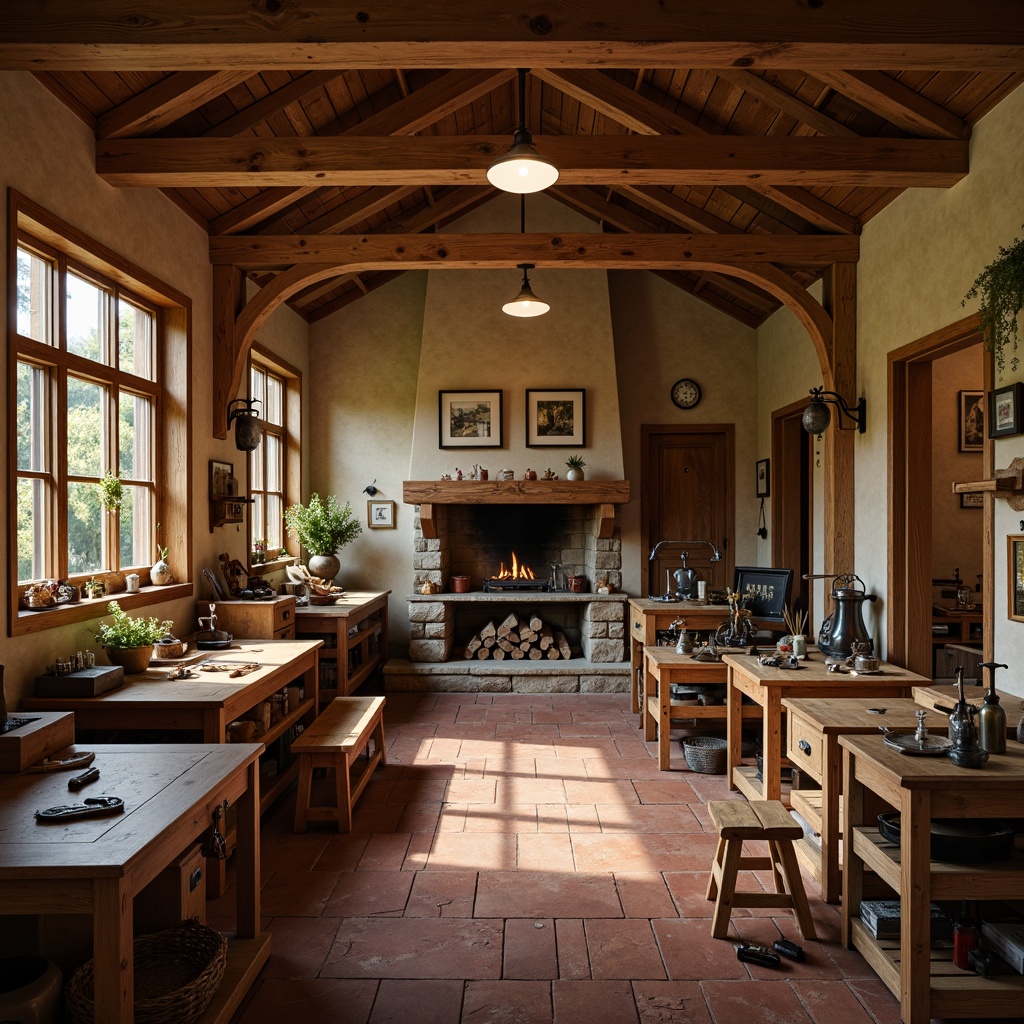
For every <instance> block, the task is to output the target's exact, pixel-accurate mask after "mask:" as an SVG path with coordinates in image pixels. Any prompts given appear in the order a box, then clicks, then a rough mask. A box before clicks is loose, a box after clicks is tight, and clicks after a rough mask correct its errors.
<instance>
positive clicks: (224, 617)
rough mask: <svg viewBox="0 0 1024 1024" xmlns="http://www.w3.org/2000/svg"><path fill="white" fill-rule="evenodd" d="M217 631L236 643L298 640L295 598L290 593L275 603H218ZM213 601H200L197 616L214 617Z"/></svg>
mask: <svg viewBox="0 0 1024 1024" xmlns="http://www.w3.org/2000/svg"><path fill="white" fill-rule="evenodd" d="M213 603H214V604H215V606H216V613H217V628H218V629H226V630H227V631H228V632H229V633H233V634H234V636H235V639H236V640H294V639H295V598H294V597H293V596H292V595H290V594H285V595H282V596H280V597H275V598H274V599H273V600H271V601H216V602H213ZM210 604H211V602H210V601H199V602H197V604H196V608H197V613H198V614H199V615H201V616H204V617H205V616H207V615H209V614H210Z"/></svg>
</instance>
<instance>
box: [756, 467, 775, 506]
mask: <svg viewBox="0 0 1024 1024" xmlns="http://www.w3.org/2000/svg"><path fill="white" fill-rule="evenodd" d="M771 462H772V460H771V459H758V460H757V494H756V495H755V497H757V498H770V497H771V496H772V465H771Z"/></svg>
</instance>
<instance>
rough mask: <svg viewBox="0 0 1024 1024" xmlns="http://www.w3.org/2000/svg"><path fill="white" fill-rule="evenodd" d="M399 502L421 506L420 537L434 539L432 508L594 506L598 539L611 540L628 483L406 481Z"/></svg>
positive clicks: (435, 532)
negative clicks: (596, 511)
mask: <svg viewBox="0 0 1024 1024" xmlns="http://www.w3.org/2000/svg"><path fill="white" fill-rule="evenodd" d="M402 500H403V501H404V502H405V503H406V504H408V505H419V506H420V527H421V528H422V530H423V536H424V537H427V538H435V537H436V536H437V522H436V520H435V518H434V506H435V505H597V506H598V526H597V536H598V537H604V538H608V537H611V535H612V531H613V530H614V528H615V506H616V505H624V504H626V502H627V501H629V481H628V480H406V481H405V482H404V483H403V484H402Z"/></svg>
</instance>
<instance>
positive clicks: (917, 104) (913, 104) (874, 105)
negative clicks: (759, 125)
mask: <svg viewBox="0 0 1024 1024" xmlns="http://www.w3.org/2000/svg"><path fill="white" fill-rule="evenodd" d="M1019 14H1020V12H1018V16H1019ZM812 75H813V77H814V78H816V79H817V80H818V81H819V82H823V83H824V84H825V85H827V86H829V87H830V88H832V89H835V91H836V92H839V93H842V94H843V95H844V96H846V97H847V98H848V99H851V100H853V101H854V102H855V103H859V104H860V105H861V106H862V107H866V108H867V109H868V110H871V111H873V112H874V113H876V114H879V115H880V116H882V117H884V118H885V119H886V120H887V121H891V122H892V123H893V124H894V125H896V126H897V127H898V128H902V129H903V130H904V131H905V132H910V133H911V134H912V135H920V136H924V137H926V138H937V139H966V138H969V137H970V134H971V129H970V128H969V127H968V126H967V124H966V123H965V122H964V121H963V120H962V119H961V118H959V117H957V116H956V114H954V113H952V112H951V111H949V110H946V108H945V107H940V106H939V105H938V104H937V103H933V102H932V101H931V100H930V99H928V98H927V97H926V96H922V95H921V94H920V93H918V92H914V90H913V89H911V88H909V87H908V86H906V85H904V84H903V83H902V82H900V81H899V80H898V79H895V78H893V77H892V75H887V74H886V73H885V72H884V71H838V70H821V69H816V70H815V71H813V72H812Z"/></svg>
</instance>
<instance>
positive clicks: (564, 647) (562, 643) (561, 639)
mask: <svg viewBox="0 0 1024 1024" xmlns="http://www.w3.org/2000/svg"><path fill="white" fill-rule="evenodd" d="M555 643H556V644H558V653H559V654H560V655H561V656H562V657H563V658H571V657H572V648H570V647H569V641H568V640H566V639H565V634H564V633H563V632H562V631H561V630H559V631H558V632H557V633H555Z"/></svg>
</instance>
